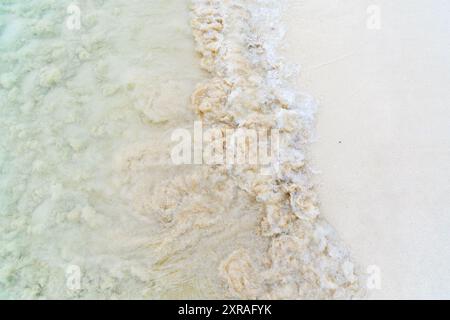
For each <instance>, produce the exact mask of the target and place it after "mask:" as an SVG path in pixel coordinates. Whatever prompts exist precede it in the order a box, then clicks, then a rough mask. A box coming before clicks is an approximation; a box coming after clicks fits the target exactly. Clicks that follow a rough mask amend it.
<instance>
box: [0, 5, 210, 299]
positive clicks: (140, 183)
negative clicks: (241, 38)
mask: <svg viewBox="0 0 450 320" xmlns="http://www.w3.org/2000/svg"><path fill="white" fill-rule="evenodd" d="M71 4H72V1H65V0H64V1H61V0H57V1H56V0H36V1H2V2H1V4H0V76H1V78H0V85H1V86H0V137H1V138H0V219H1V220H0V221H1V222H0V228H1V231H0V234H1V235H0V242H1V244H0V297H1V298H40V297H42V298H61V297H72V298H77V297H83V298H120V297H121V298H124V297H125V298H176V297H205V296H206V295H208V296H214V295H215V294H217V290H218V289H217V288H216V287H214V286H215V285H216V286H218V284H209V283H208V281H207V278H208V276H207V274H205V272H208V270H211V271H210V273H211V274H212V273H213V271H212V268H215V269H214V273H215V271H216V269H217V266H216V265H214V266H211V265H208V262H206V263H204V262H202V263H201V264H200V265H195V261H197V260H202V259H204V258H202V257H201V256H202V254H201V251H202V249H201V248H203V247H207V248H205V249H204V250H205V252H206V251H207V250H212V249H214V244H211V243H210V244H208V245H205V246H200V245H198V244H196V245H198V247H199V248H200V249H199V250H191V249H192V248H186V247H184V246H183V244H182V243H181V242H180V243H179V242H178V241H175V240H174V241H172V242H170V241H169V240H168V239H167V235H164V230H162V227H161V225H160V224H159V222H158V218H157V217H156V216H155V215H154V214H152V211H151V209H148V210H145V209H142V207H143V206H145V201H147V199H150V198H151V194H152V189H153V188H155V185H156V184H157V183H158V182H161V181H164V180H166V179H169V180H171V179H172V178H173V177H175V176H177V175H178V173H179V172H181V171H189V170H190V171H195V170H196V169H195V168H194V169H192V168H180V167H173V166H171V164H170V162H168V151H170V142H171V141H170V133H171V132H172V130H173V129H175V128H178V127H187V128H189V127H190V126H191V125H192V121H193V120H194V119H195V115H194V113H193V112H192V110H191V109H190V107H189V104H190V103H189V101H190V95H191V93H192V92H193V91H194V88H195V85H196V84H197V83H198V82H199V81H201V80H202V79H204V78H205V74H204V72H202V71H201V70H200V67H199V62H198V57H197V56H196V53H195V51H194V41H193V38H192V32H191V28H190V25H189V19H190V17H189V8H188V1H184V0H152V1H141V0H110V1H99V0H92V1H90V0H85V1H83V0H81V1H79V2H78V9H79V10H80V11H79V13H80V18H81V27H80V29H77V28H76V27H75V28H74V27H73V26H74V25H73V24H72V25H70V24H68V19H74V18H76V14H77V11H73V8H72V9H70V5H71ZM68 9H69V11H68ZM70 21H72V22H73V20H70ZM70 21H69V23H70ZM75 26H76V25H75ZM140 200H142V201H140ZM142 203H144V204H142ZM141 204H142V205H141ZM164 241H166V242H167V243H168V244H166V245H165V244H164ZM179 241H185V242H187V243H189V240H185V239H184V240H183V239H180V240H179ZM189 245H191V246H192V245H193V244H192V243H190V244H189ZM169 247H170V248H169ZM193 252H194V253H195V254H197V255H198V257H196V258H192V256H193V255H194V253H193ZM190 259H191V260H192V261H194V262H192V261H190ZM196 259H197V260H196ZM212 263H213V262H212ZM202 266H205V269H204V270H201V272H200V271H198V270H196V269H195V268H203V267H202ZM191 267H192V268H194V269H195V270H192V268H191ZM197 275H199V276H198V278H196V277H197ZM200 275H201V276H200ZM77 277H78V278H80V281H79V282H78V278H77ZM212 278H214V277H212ZM199 281H200V282H201V283H200V284H198V283H197V282H199Z"/></svg>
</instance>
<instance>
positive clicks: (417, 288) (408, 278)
mask: <svg viewBox="0 0 450 320" xmlns="http://www.w3.org/2000/svg"><path fill="white" fill-rule="evenodd" d="M373 5H376V6H378V8H379V9H380V13H381V21H380V22H381V25H380V29H374V30H373V29H368V28H367V22H368V18H369V17H370V13H373V12H374V11H373V7H372V9H369V11H367V10H368V8H371V7H370V6H373ZM371 10H372V11H371ZM449 14H450V3H449V2H448V1H445V0H431V1H421V0H412V1H411V0H396V1H387V0H380V1H366V0H364V1H345V0H336V1H327V0H319V1H317V0H305V1H289V10H286V12H285V22H286V25H287V35H286V40H287V43H288V45H287V48H288V49H289V50H286V52H285V55H286V56H287V58H288V59H289V60H291V61H295V62H297V63H299V64H301V66H302V68H301V73H300V75H301V76H300V79H299V86H298V87H299V88H300V89H301V90H306V91H308V92H310V93H311V94H312V95H313V96H314V97H316V98H317V100H318V102H319V111H318V115H317V139H316V142H315V143H314V144H313V145H312V156H311V162H312V163H313V165H314V167H315V168H316V169H318V170H320V172H321V174H320V175H319V176H318V183H320V188H319V197H320V200H321V207H322V212H323V214H324V215H325V217H326V218H327V219H328V220H329V221H330V222H331V223H332V224H333V226H335V227H336V229H337V230H338V232H339V234H340V235H341V236H342V238H343V239H344V240H345V242H346V243H348V244H349V245H350V249H351V252H352V253H353V254H354V257H355V259H356V260H357V261H358V263H360V265H361V267H362V269H363V271H366V269H367V267H369V266H371V265H376V266H378V267H379V269H380V271H381V288H380V290H369V297H371V298H394V299H396V298H449V296H450V197H449V194H450V183H449V177H450V91H449V86H450V55H449V53H450V19H449ZM369 26H370V21H369Z"/></svg>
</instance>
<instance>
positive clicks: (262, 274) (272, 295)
mask: <svg viewBox="0 0 450 320" xmlns="http://www.w3.org/2000/svg"><path fill="white" fill-rule="evenodd" d="M280 10H281V4H280V2H279V1H269V0H245V1H244V0H193V1H192V16H193V18H192V29H193V34H194V37H195V40H196V43H197V50H198V52H199V53H200V55H201V66H202V68H204V69H205V70H207V71H209V72H210V74H211V79H210V80H208V81H207V82H205V83H202V84H199V85H198V87H197V90H196V91H195V92H194V94H193V97H192V104H193V107H194V108H195V110H196V112H197V113H198V115H199V116H200V117H201V118H202V120H203V121H204V122H206V123H208V125H210V126H214V127H218V128H227V129H228V128H252V129H255V128H256V129H277V130H279V132H280V138H281V141H280V155H279V158H278V161H277V163H275V164H273V165H272V166H271V168H270V169H269V173H270V174H269V175H261V174H260V169H261V168H259V167H258V166H234V167H228V168H227V170H226V174H227V175H228V177H229V178H230V179H231V180H233V181H234V182H235V183H236V184H237V186H238V187H239V189H241V190H244V191H245V192H246V193H247V194H248V195H250V197H251V198H252V199H253V200H254V201H255V202H257V203H258V204H259V205H260V206H261V207H262V208H263V212H264V214H263V216H262V217H261V223H260V226H259V230H258V232H259V233H260V235H261V237H264V238H266V239H268V242H267V243H268V245H267V248H265V249H264V250H261V251H260V252H257V251H256V252H255V251H254V250H249V248H250V244H249V247H248V248H245V247H243V248H240V249H238V250H236V251H235V252H233V253H232V254H231V255H230V256H229V257H228V258H227V259H225V260H224V261H223V262H222V264H221V267H220V272H221V275H222V276H223V278H224V280H225V282H226V284H227V287H228V289H229V293H230V295H231V296H232V297H239V298H250V299H255V298H256V299H260V298H262V299H267V298H269V299H303V298H328V299H330V298H331V299H336V298H354V297H357V296H358V295H359V293H360V285H359V278H358V276H357V275H356V274H355V272H354V266H353V263H352V262H351V260H350V256H349V254H348V252H347V250H346V249H345V247H344V246H343V245H342V244H341V243H340V242H339V240H338V239H337V237H336V236H335V232H334V231H333V229H332V228H331V227H330V225H329V224H328V223H327V222H326V221H324V219H323V218H322V217H321V216H320V214H319V209H318V203H317V197H316V192H315V190H314V186H313V184H312V182H311V179H310V176H311V172H310V169H309V168H308V165H307V163H306V162H305V149H306V146H307V144H308V141H309V140H310V134H311V132H312V128H313V120H314V110H315V106H314V104H313V103H312V102H311V99H308V98H305V97H304V96H301V95H299V94H297V93H296V92H295V91H294V90H292V88H291V87H290V85H289V81H290V71H289V68H288V66H286V64H285V63H284V62H283V60H282V59H281V58H280V56H279V55H278V53H277V49H278V48H279V46H280V42H281V40H282V38H283V29H282V27H280V12H281V11H280ZM211 170H221V169H220V168H219V169H211Z"/></svg>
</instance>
